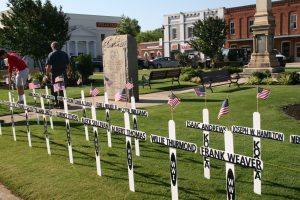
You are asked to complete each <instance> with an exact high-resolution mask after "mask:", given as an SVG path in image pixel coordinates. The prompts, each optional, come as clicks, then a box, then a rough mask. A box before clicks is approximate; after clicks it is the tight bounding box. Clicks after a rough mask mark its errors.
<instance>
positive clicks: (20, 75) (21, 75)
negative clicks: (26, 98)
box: [16, 67, 29, 86]
mask: <svg viewBox="0 0 300 200" xmlns="http://www.w3.org/2000/svg"><path fill="white" fill-rule="evenodd" d="M28 73H29V69H28V67H26V68H25V69H24V70H22V71H19V72H17V75H16V86H23V85H25V83H26V81H27V78H28Z"/></svg>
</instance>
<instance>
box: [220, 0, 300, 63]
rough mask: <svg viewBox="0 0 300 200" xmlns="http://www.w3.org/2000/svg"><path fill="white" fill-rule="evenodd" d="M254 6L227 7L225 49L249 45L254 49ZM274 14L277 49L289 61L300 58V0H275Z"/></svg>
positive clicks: (275, 46)
mask: <svg viewBox="0 0 300 200" xmlns="http://www.w3.org/2000/svg"><path fill="white" fill-rule="evenodd" d="M255 7H256V6H255V5H247V6H241V7H234V8H227V9H225V13H224V18H225V21H226V23H227V25H228V28H229V29H228V35H227V41H226V43H225V47H226V48H246V49H248V50H249V51H251V52H252V48H253V42H252V32H251V24H252V23H253V20H254V14H255ZM272 12H273V15H274V17H275V23H276V28H275V36H274V48H275V49H278V50H280V51H281V52H282V54H284V55H285V56H286V57H287V58H288V59H289V60H290V61H300V23H299V21H300V0H283V1H276V2H272Z"/></svg>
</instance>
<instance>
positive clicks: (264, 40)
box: [244, 0, 284, 73]
mask: <svg viewBox="0 0 300 200" xmlns="http://www.w3.org/2000/svg"><path fill="white" fill-rule="evenodd" d="M274 34H275V18H274V16H273V15H272V2H271V0H256V13H255V15H254V24H253V52H252V54H251V59H250V62H249V65H248V67H247V68H245V69H244V72H245V73H252V72H264V71H266V70H269V71H270V72H271V73H277V72H281V71H284V68H283V67H280V66H279V62H278V60H277V58H276V54H275V52H274V51H273V49H274Z"/></svg>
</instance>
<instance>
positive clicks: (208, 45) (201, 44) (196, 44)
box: [189, 17, 227, 61]
mask: <svg viewBox="0 0 300 200" xmlns="http://www.w3.org/2000/svg"><path fill="white" fill-rule="evenodd" d="M193 34H194V37H195V38H194V39H192V40H191V41H190V42H189V43H190V44H191V45H192V46H193V48H194V49H195V50H197V51H198V52H202V53H204V54H205V55H207V56H209V57H210V58H211V59H212V60H213V61H215V60H216V57H217V53H218V50H219V49H221V48H222V47H223V45H224V43H225V40H226V35H227V26H226V23H225V21H224V20H223V19H220V18H213V17H209V18H206V19H204V20H198V21H196V22H195V23H194V29H193Z"/></svg>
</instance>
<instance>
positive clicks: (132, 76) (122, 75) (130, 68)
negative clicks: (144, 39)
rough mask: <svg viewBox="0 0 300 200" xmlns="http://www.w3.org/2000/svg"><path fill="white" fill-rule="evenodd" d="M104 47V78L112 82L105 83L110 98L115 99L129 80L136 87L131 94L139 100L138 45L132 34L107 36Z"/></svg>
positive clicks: (103, 43)
mask: <svg viewBox="0 0 300 200" xmlns="http://www.w3.org/2000/svg"><path fill="white" fill-rule="evenodd" d="M102 48H103V72H104V76H105V77H104V79H106V81H104V82H107V81H110V82H112V84H105V91H106V92H107V95H108V99H110V100H114V97H115V94H116V93H117V92H119V91H120V90H121V89H123V88H125V84H126V83H127V82H131V83H133V85H134V87H133V89H131V90H130V91H129V96H128V97H129V100H130V97H131V96H134V97H135V100H136V101H138V100H139V87H138V66H137V45H136V41H135V39H134V38H133V37H132V36H130V35H114V36H109V37H107V38H105V39H104V40H103V42H102Z"/></svg>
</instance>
